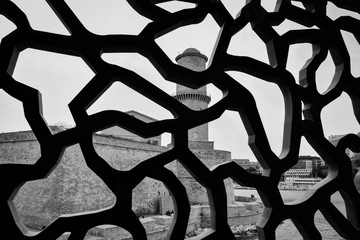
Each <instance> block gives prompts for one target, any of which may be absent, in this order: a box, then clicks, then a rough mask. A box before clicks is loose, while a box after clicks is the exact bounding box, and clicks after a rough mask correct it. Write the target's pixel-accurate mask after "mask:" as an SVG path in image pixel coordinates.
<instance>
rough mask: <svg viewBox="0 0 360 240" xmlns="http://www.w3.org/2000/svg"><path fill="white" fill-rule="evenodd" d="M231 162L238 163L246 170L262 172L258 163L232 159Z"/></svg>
mask: <svg viewBox="0 0 360 240" xmlns="http://www.w3.org/2000/svg"><path fill="white" fill-rule="evenodd" d="M231 160H232V161H234V162H236V163H237V164H238V165H240V166H241V167H242V168H243V169H245V170H246V169H249V168H254V169H256V170H257V171H259V172H261V171H262V168H261V166H260V164H259V163H258V162H251V161H250V160H249V159H231Z"/></svg>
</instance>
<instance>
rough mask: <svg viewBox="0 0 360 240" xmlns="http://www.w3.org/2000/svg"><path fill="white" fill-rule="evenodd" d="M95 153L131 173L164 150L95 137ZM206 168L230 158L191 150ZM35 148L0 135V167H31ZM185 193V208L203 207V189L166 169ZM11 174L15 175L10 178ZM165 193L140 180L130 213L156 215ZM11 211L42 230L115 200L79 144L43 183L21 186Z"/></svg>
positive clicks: (27, 138)
mask: <svg viewBox="0 0 360 240" xmlns="http://www.w3.org/2000/svg"><path fill="white" fill-rule="evenodd" d="M93 142H94V147H95V150H96V152H97V153H98V155H99V156H101V157H102V158H103V159H104V160H105V161H107V162H108V163H109V164H110V165H111V166H112V167H113V168H114V169H117V170H122V171H126V170H130V169H131V168H133V167H134V166H136V165H137V164H138V163H140V162H142V161H144V160H147V159H149V158H151V157H153V156H156V155H158V154H161V153H163V152H165V151H167V150H169V148H167V147H162V146H156V145H151V144H143V143H139V142H135V141H130V140H126V139H121V138H116V137H111V136H103V135H97V134H95V135H94V137H93ZM193 151H194V153H195V154H196V156H198V158H199V159H201V160H202V161H203V162H204V163H205V165H206V166H207V167H209V168H210V167H211V166H213V165H214V164H219V163H222V162H224V161H228V160H230V153H229V152H226V151H218V150H193ZM39 157H40V146H39V143H38V142H37V140H36V138H35V136H34V134H33V133H32V132H31V131H26V132H15V133H5V134H0V164H5V163H14V164H34V163H35V162H36V161H37V159H39ZM167 167H168V169H170V170H171V171H173V172H174V173H175V174H177V176H178V177H179V180H180V181H181V182H182V183H183V184H184V186H185V187H186V189H187V192H188V195H189V198H190V202H191V203H193V204H195V203H200V204H206V203H207V202H208V200H207V195H206V191H205V188H203V187H202V186H201V185H200V184H199V183H197V182H196V181H195V180H194V179H193V178H192V177H191V176H190V174H189V173H188V172H187V171H185V169H184V168H183V167H182V166H180V165H179V163H178V162H177V161H173V162H171V163H170V164H168V165H167ZM15 174H16V173H15ZM226 186H227V192H228V199H230V200H229V201H228V202H229V203H231V202H232V200H231V199H233V198H234V197H233V196H234V191H233V188H232V183H227V184H226ZM168 195H169V192H168V190H167V189H166V187H165V186H164V184H163V183H162V182H159V181H156V180H154V179H151V178H148V177H147V178H144V180H143V181H142V182H141V183H140V184H139V185H138V186H137V187H136V188H135V189H134V191H133V210H134V211H135V212H137V210H139V211H138V212H139V213H140V214H153V213H158V211H159V209H158V208H159V203H158V201H159V199H160V198H161V197H162V196H168ZM14 201H15V205H16V207H17V209H18V211H19V213H20V215H21V216H22V218H23V221H24V223H25V224H26V225H28V226H30V227H33V228H42V227H44V226H46V225H48V224H49V223H51V221H53V220H54V219H55V218H57V217H59V216H60V215H62V214H71V213H80V212H88V211H94V210H99V209H102V208H106V207H109V206H111V205H113V204H114V203H115V201H116V197H115V195H114V194H113V193H112V192H111V191H110V190H109V188H108V187H107V186H106V185H105V184H104V183H103V181H102V180H101V179H100V178H99V177H98V176H97V175H96V174H95V173H94V172H92V171H91V170H90V169H89V168H88V167H87V165H86V163H85V160H84V157H83V154H82V152H81V149H80V146H79V145H78V144H76V145H73V146H70V147H68V148H66V149H65V151H64V154H63V156H62V157H61V160H60V162H59V164H58V166H57V167H56V168H55V169H54V170H53V171H52V172H51V173H50V174H49V176H48V177H47V178H46V179H39V180H36V181H31V182H27V183H25V184H24V185H23V186H22V187H21V188H20V190H19V192H18V194H17V195H16V197H15V200H14Z"/></svg>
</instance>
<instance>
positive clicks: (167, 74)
mask: <svg viewBox="0 0 360 240" xmlns="http://www.w3.org/2000/svg"><path fill="white" fill-rule="evenodd" d="M234 1H236V0H234ZM47 2H48V4H49V5H50V6H51V8H52V9H53V10H54V12H55V13H56V14H57V16H58V17H59V19H60V20H61V21H62V23H63V24H64V25H65V26H66V28H67V29H68V30H69V32H70V33H71V35H70V36H63V35H57V34H52V33H48V32H40V31H36V30H33V29H32V28H31V26H30V25H29V22H28V20H27V17H26V16H25V14H24V13H23V12H22V11H21V10H20V9H19V8H18V7H17V6H16V5H15V4H14V3H12V2H11V1H8V0H2V1H1V2H0V14H2V15H4V16H5V17H6V18H8V19H9V20H11V21H12V22H13V23H14V24H15V25H16V27H17V28H16V30H15V31H13V32H11V33H10V34H9V35H8V36H6V37H5V38H3V40H2V42H1V45H0V68H1V69H0V87H1V88H2V89H3V90H4V91H5V92H6V93H8V94H9V95H11V96H12V97H13V98H15V99H17V100H19V101H21V102H22V103H23V109H24V113H25V116H26V119H27V121H28V123H29V125H30V126H31V128H32V130H33V131H34V133H35V135H36V137H37V139H38V141H39V143H40V146H41V157H40V159H39V160H38V161H37V162H36V164H34V165H12V164H5V165H0V179H1V195H0V196H1V202H0V213H1V220H2V221H1V222H2V223H1V230H2V234H3V236H9V237H8V239H16V240H18V239H28V238H30V236H31V233H30V232H28V231H27V229H26V228H25V227H24V226H23V225H22V223H21V221H20V219H19V216H18V215H17V213H16V210H15V208H14V206H13V204H12V199H13V197H14V196H15V195H16V193H17V190H18V189H19V188H20V187H21V186H22V184H23V183H24V182H26V181H30V180H33V179H41V178H44V177H45V176H46V175H47V174H48V173H49V172H51V170H52V169H53V168H54V167H55V166H56V165H57V163H58V160H59V159H60V158H61V155H62V153H63V151H64V149H65V148H66V147H68V146H70V145H73V144H76V143H78V144H80V146H81V149H82V152H83V154H84V157H85V160H86V163H87V165H88V166H89V167H90V168H91V170H92V171H93V172H95V173H96V174H97V175H98V176H100V177H101V179H102V180H103V181H104V182H105V183H106V185H107V186H108V187H109V188H110V189H111V190H112V192H113V193H115V195H116V196H117V202H116V204H115V206H114V207H113V208H111V209H108V210H104V211H101V212H98V213H91V214H84V215H77V216H68V217H61V218H59V219H57V220H56V221H55V222H54V223H53V224H51V225H50V226H49V227H47V228H46V229H44V230H43V231H42V232H40V233H39V234H38V235H36V236H33V237H32V239H46V240H49V239H56V238H57V237H59V236H60V235H61V234H63V233H64V232H71V235H70V237H69V239H83V238H84V236H85V234H86V232H87V230H88V229H90V228H92V227H94V226H97V225H101V224H105V223H106V224H114V225H117V226H120V227H122V228H124V229H126V230H128V231H129V232H130V233H131V234H132V236H133V238H134V239H146V233H145V230H144V228H143V226H142V225H141V224H140V221H139V220H138V218H137V217H136V215H135V214H134V212H132V210H131V192H132V189H133V188H134V187H135V186H136V185H137V184H138V183H139V182H140V181H141V180H142V179H144V178H145V177H151V178H154V179H157V180H160V181H162V182H163V183H164V184H165V185H166V186H167V188H168V189H169V191H170V192H171V193H172V195H173V198H174V200H175V201H174V202H175V205H176V206H175V209H176V211H175V217H174V220H173V223H172V227H171V230H170V231H169V234H168V239H183V238H184V235H185V230H186V226H187V222H188V217H189V211H190V206H189V202H188V200H187V197H186V193H185V190H184V187H183V186H182V185H181V183H180V182H179V180H178V179H177V178H176V176H175V175H174V174H173V173H172V172H171V171H169V170H167V169H166V168H165V167H164V166H165V165H166V164H168V163H169V162H171V161H174V160H175V159H177V160H179V161H180V162H181V163H182V164H183V165H184V166H185V168H186V169H187V170H188V171H189V172H190V173H191V174H192V175H193V177H194V178H195V179H196V180H197V181H199V182H200V183H201V184H202V185H203V186H205V187H206V189H207V190H208V192H209V199H210V205H211V211H212V230H211V231H208V232H206V233H205V234H204V235H201V236H200V238H201V239H234V237H233V235H232V233H231V231H230V228H229V226H228V225H227V213H226V209H227V207H226V194H225V188H224V185H223V179H225V178H228V177H231V178H233V179H234V180H236V181H237V182H238V183H240V184H241V185H244V186H250V187H254V188H256V189H257V191H258V192H259V194H260V196H261V200H262V201H263V202H264V204H265V210H264V213H263V216H262V218H261V219H260V221H259V222H258V223H257V230H258V234H259V239H275V229H276V228H277V226H278V225H279V224H280V223H281V222H282V221H283V220H285V219H291V220H292V221H293V222H294V224H295V226H296V227H297V229H298V230H299V232H300V233H301V235H302V236H303V238H304V239H321V234H320V232H319V231H318V230H317V228H316V227H315V224H314V214H315V212H316V211H318V210H320V211H321V213H322V214H323V215H324V216H325V218H326V219H327V220H328V222H329V223H330V224H331V226H332V227H333V228H334V229H335V230H336V231H337V232H338V233H339V235H340V236H342V237H343V238H346V239H360V230H359V227H360V226H359V221H360V217H359V216H360V197H359V194H358V192H357V190H356V188H355V186H354V183H353V179H352V174H351V162H350V159H349V157H348V156H347V155H346V154H345V149H346V148H350V149H351V150H352V151H354V152H359V151H360V139H359V137H358V136H356V135H355V134H349V135H347V136H345V137H344V138H342V139H341V141H340V142H339V143H338V144H337V146H333V145H332V144H331V143H330V142H329V141H328V140H327V139H326V137H325V136H324V134H323V130H322V122H321V118H320V113H321V110H322V109H323V108H324V107H325V106H327V105H328V104H329V103H331V102H332V101H333V100H335V99H336V98H337V97H338V96H340V94H342V93H343V92H345V93H347V94H348V95H349V96H350V98H351V100H352V104H353V109H354V114H355V116H356V118H357V119H358V120H359V119H360V113H359V109H360V104H359V101H360V98H359V96H360V84H359V82H358V81H359V79H358V78H355V77H354V76H352V74H351V71H350V56H349V53H348V51H347V49H346V46H345V43H344V40H343V38H342V35H341V33H340V30H344V31H348V32H350V33H352V34H353V35H354V37H355V38H356V39H357V40H358V41H360V22H359V20H357V19H354V18H352V17H339V18H337V19H336V20H331V19H330V18H329V17H327V15H326V14H327V12H326V4H327V2H332V3H333V4H335V5H336V6H337V7H338V8H343V9H347V10H349V11H354V12H357V13H360V3H359V1H356V0H331V1H326V0H298V1H296V2H301V3H302V5H303V7H298V5H295V4H293V3H294V2H295V1H290V0H278V2H277V6H276V9H275V10H274V11H273V12H267V11H266V10H265V9H264V8H263V7H262V6H261V4H260V0H247V4H246V5H245V7H243V8H242V9H241V11H240V12H239V14H238V15H237V17H236V18H235V19H234V18H233V17H232V16H231V15H230V14H229V13H228V11H227V10H226V8H225V7H224V6H223V4H222V2H221V1H220V0H218V1H217V0H184V1H183V2H189V3H195V4H196V7H195V8H193V9H186V10H181V11H178V12H175V13H169V12H167V11H165V10H163V9H162V8H160V7H158V6H157V5H156V3H161V2H168V1H165V0H127V2H128V3H129V4H130V5H131V6H132V7H133V8H134V9H135V10H136V11H137V12H138V13H139V14H141V15H142V16H144V17H146V18H148V19H150V20H151V21H152V22H151V23H149V24H148V25H147V26H146V27H145V29H144V30H143V31H142V32H141V33H140V34H138V35H107V36H98V35H95V34H93V33H91V32H89V31H88V30H86V29H85V27H84V26H83V25H82V24H81V23H80V21H79V20H78V18H77V17H76V16H75V14H74V13H73V12H72V11H71V10H70V8H69V7H68V6H67V4H66V3H65V1H64V0H47ZM207 14H210V15H211V16H212V17H213V18H214V19H215V20H216V22H217V24H218V25H219V26H220V28H221V31H220V34H219V36H218V39H217V42H216V45H215V46H214V49H213V54H212V56H211V58H210V62H211V65H210V67H209V68H208V69H207V70H206V71H204V72H193V71H191V70H187V69H185V68H182V67H180V66H178V65H176V64H174V63H173V62H172V61H171V60H170V59H169V58H168V56H167V55H166V54H165V53H164V52H163V51H162V49H161V48H160V47H159V46H158V45H157V44H156V43H155V39H156V38H159V37H160V36H162V35H164V34H167V33H169V32H171V31H173V30H175V29H177V28H179V27H181V26H185V25H189V24H195V23H199V22H201V21H202V20H204V18H205V17H206V15H207ZM286 19H288V20H291V21H293V22H296V23H298V24H300V25H303V26H304V27H307V28H308V29H305V30H293V31H289V32H287V33H285V34H283V35H279V34H278V33H277V32H276V31H275V30H274V26H277V25H279V24H280V23H282V22H283V21H285V20H286ZM248 23H251V26H252V29H253V31H254V32H255V33H256V34H257V35H258V36H259V37H260V38H261V40H262V41H263V42H264V43H265V44H266V47H267V51H268V57H269V61H270V65H268V64H266V63H263V62H260V61H258V60H256V59H252V58H249V57H245V56H233V55H230V54H228V53H227V49H228V46H229V42H230V40H231V38H232V36H234V35H235V34H236V33H238V32H239V31H241V30H242V29H243V27H244V26H245V25H246V24H248ZM297 43H310V44H311V45H312V49H313V55H312V57H311V58H310V59H309V60H308V61H307V63H306V65H305V66H304V67H303V68H302V70H301V71H300V83H299V84H297V83H296V81H295V79H294V77H293V76H292V75H291V74H290V72H288V71H287V70H286V68H285V67H286V63H287V59H288V54H289V48H290V46H291V45H293V44H297ZM26 48H34V49H40V50H44V51H49V52H55V53H62V54H68V55H73V56H80V57H81V58H82V59H83V60H84V61H85V62H86V63H87V64H88V66H90V68H91V69H92V70H93V71H94V73H95V77H94V78H93V79H92V80H91V81H90V82H89V84H87V85H86V86H85V87H84V88H83V89H82V90H81V92H79V94H78V95H77V96H76V97H75V98H74V99H73V100H72V101H71V102H70V103H69V107H70V109H71V113H72V116H73V118H74V119H75V122H76V127H74V128H71V129H68V130H66V131H63V132H59V133H57V134H52V133H51V131H50V130H49V128H48V126H47V125H46V123H45V122H44V121H43V118H42V110H41V97H40V93H39V91H38V90H36V89H33V88H30V87H28V86H26V85H24V84H21V83H19V82H17V81H16V80H14V79H13V78H12V73H13V70H14V68H15V66H16V62H17V57H18V55H19V53H20V52H21V51H23V50H24V49H26ZM108 52H135V53H139V54H141V55H143V56H144V57H146V58H147V59H148V60H149V61H150V62H151V63H152V64H153V65H154V66H155V67H156V69H157V70H158V72H160V73H161V75H162V76H163V77H164V78H165V79H166V80H167V81H171V82H174V83H179V84H182V85H184V86H187V87H191V88H195V89H196V88H199V87H201V86H204V85H206V84H210V83H211V84H213V85H215V86H216V87H217V88H219V89H220V90H221V91H222V92H223V98H222V99H221V100H220V101H219V102H218V103H216V104H215V105H213V106H212V107H210V108H209V109H207V110H204V111H199V112H196V111H192V110H190V109H187V108H186V107H185V106H184V105H182V104H181V103H179V102H178V101H176V100H175V99H174V98H172V97H171V96H170V95H168V94H166V93H164V92H163V91H161V90H160V89H158V88H157V86H154V85H152V84H151V83H149V82H148V81H147V80H146V79H144V78H142V77H140V76H139V75H137V74H136V73H134V72H131V71H129V70H127V69H124V68H121V67H118V66H113V65H110V64H107V63H106V62H104V61H103V60H102V59H101V57H100V56H101V54H102V53H108ZM328 52H329V53H330V54H331V58H332V60H333V62H334V64H335V66H336V74H335V75H334V78H333V80H332V84H331V86H330V87H329V89H328V90H327V91H326V92H325V93H324V94H319V93H318V91H317V89H316V81H315V76H316V74H315V72H316V70H317V69H318V68H319V66H320V64H321V63H322V62H323V61H324V60H325V58H326V56H327V53H328ZM229 70H232V71H239V72H243V73H247V74H249V75H252V76H254V77H256V78H259V79H261V80H263V81H267V82H272V83H275V84H276V85H277V86H278V87H279V88H280V89H281V92H282V94H283V97H284V101H285V110H286V114H285V121H284V137H283V143H284V144H283V151H282V152H283V153H282V154H281V156H280V157H278V156H276V155H275V154H274V153H273V152H272V151H271V149H270V146H269V143H268V140H267V136H266V134H265V131H264V127H263V124H262V121H261V119H260V116H259V113H258V111H257V107H256V105H255V100H254V98H253V96H252V94H251V93H250V92H249V91H248V90H246V89H245V88H244V87H243V86H242V85H241V84H239V83H238V82H237V81H235V80H234V79H233V78H232V77H230V76H229V75H228V74H226V73H225V71H229ZM195 80H196V81H195ZM116 81H119V82H121V83H123V84H126V85H127V86H129V87H130V88H132V89H133V90H135V91H137V92H138V93H141V94H142V95H143V96H145V97H147V98H148V99H151V100H152V101H153V102H155V103H157V104H159V105H161V106H162V107H164V108H166V109H167V110H169V111H170V112H171V113H172V114H173V115H174V119H171V120H163V121H158V122H154V123H144V122H141V121H140V120H134V119H133V118H131V117H129V116H128V115H126V114H125V113H123V112H120V111H104V112H100V113H97V114H93V115H88V114H87V112H86V109H87V108H88V107H89V106H91V104H92V103H93V102H94V101H95V100H96V99H97V98H98V97H100V95H101V94H102V93H103V92H104V91H105V90H106V89H107V88H109V86H111V84H113V83H114V82H116ZM302 103H303V107H302ZM226 110H231V111H235V112H238V113H239V114H240V117H241V119H242V121H243V123H244V125H245V128H246V130H247V133H248V136H249V144H250V146H251V149H252V150H253V152H254V154H255V156H256V157H257V160H258V161H259V162H260V163H261V165H262V167H263V168H264V170H265V171H264V173H265V175H263V176H257V175H251V174H248V173H247V172H246V171H245V170H243V169H242V168H241V167H240V166H238V165H236V164H234V163H226V164H223V165H220V166H218V167H216V168H214V169H213V170H209V169H208V168H206V167H205V166H204V165H203V164H202V163H201V162H200V161H199V159H197V158H196V157H195V156H194V154H193V153H192V152H191V151H190V150H189V149H188V143H187V130H188V129H190V128H193V127H194V126H198V125H201V124H203V123H206V122H209V121H212V120H214V119H217V118H219V117H220V116H221V114H222V113H223V112H224V111H226ZM302 115H303V116H302ZM114 125H119V126H122V127H125V128H127V129H130V130H131V131H132V132H134V133H136V134H138V135H139V136H143V137H151V136H157V135H159V134H162V133H164V132H169V133H171V134H172V136H173V139H174V143H175V145H174V148H173V149H171V150H169V151H168V152H165V153H163V154H160V155H158V156H156V157H154V158H151V159H148V160H146V161H144V162H142V163H141V164H139V165H137V166H136V167H134V168H133V169H132V170H130V171H117V170H115V169H113V168H111V167H110V166H109V165H108V164H107V163H106V162H105V161H104V160H103V159H102V158H100V157H99V156H98V155H97V153H96V152H95V150H94V147H93V144H92V134H93V132H96V131H98V130H101V129H105V128H107V127H109V126H114ZM303 136H304V137H305V138H306V140H307V141H308V142H309V143H310V144H311V146H312V147H313V148H314V149H315V150H316V151H317V153H318V154H319V155H320V156H321V157H322V158H323V159H324V160H325V162H326V163H327V165H328V167H329V175H328V177H327V178H326V179H324V180H323V181H322V182H320V184H317V185H316V186H315V187H314V188H312V189H311V190H309V191H307V192H306V194H305V195H304V196H303V197H302V198H301V199H299V200H298V202H297V203H296V204H293V205H285V204H284V203H283V201H282V198H281V196H280V193H279V190H278V188H277V186H278V183H279V180H280V177H281V175H282V174H283V173H284V172H285V171H286V170H287V169H289V168H290V167H291V166H292V165H294V164H295V163H296V162H297V161H298V156H299V146H300V140H301V137H303ZM336 191H339V192H340V193H341V195H342V197H343V198H344V199H345V203H346V212H347V217H344V216H343V215H342V214H341V213H340V212H339V211H338V210H337V209H336V208H335V207H334V206H333V205H332V203H331V202H330V196H331V195H332V194H333V193H334V192H336ZM119 213H121V215H120V214H119ZM80 223H81V224H80Z"/></svg>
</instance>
